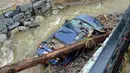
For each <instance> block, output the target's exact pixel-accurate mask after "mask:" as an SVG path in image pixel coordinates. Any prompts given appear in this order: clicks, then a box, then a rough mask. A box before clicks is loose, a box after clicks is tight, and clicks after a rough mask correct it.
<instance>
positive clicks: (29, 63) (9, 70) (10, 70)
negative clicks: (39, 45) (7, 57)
mask: <svg viewBox="0 0 130 73" xmlns="http://www.w3.org/2000/svg"><path fill="white" fill-rule="evenodd" d="M109 34H110V33H106V34H103V35H99V36H95V37H93V38H92V39H93V40H94V41H95V42H96V43H99V42H102V40H104V39H105V38H106V37H107V36H108V35H109ZM87 41H88V40H81V41H79V42H78V43H75V44H73V45H70V46H66V47H64V48H61V49H59V50H56V51H54V52H50V53H48V54H46V55H42V56H39V57H35V58H32V59H27V60H23V61H19V62H17V63H15V64H11V65H5V66H3V67H1V68H0V73H15V72H19V71H22V70H24V69H27V68H30V67H33V66H36V65H38V64H44V63H45V62H46V61H48V60H50V59H52V58H54V57H56V56H57V55H63V54H67V53H69V52H72V51H74V50H77V49H78V48H77V47H79V46H83V45H85V43H86V42H87Z"/></svg>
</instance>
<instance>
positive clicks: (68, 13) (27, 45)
mask: <svg viewBox="0 0 130 73" xmlns="http://www.w3.org/2000/svg"><path fill="white" fill-rule="evenodd" d="M5 1H6V0H5ZM7 1H8V0H7ZM9 1H10V0H9ZM0 2H4V1H3V0H0ZM0 4H2V3H0ZM129 5H130V0H104V1H102V2H98V3H95V4H89V5H74V6H71V7H69V8H68V9H66V10H62V11H61V12H60V13H59V14H58V15H56V16H55V15H49V16H47V17H40V16H39V17H38V18H37V21H39V22H40V27H38V28H37V29H31V30H26V31H22V32H15V33H14V35H13V37H11V38H10V39H11V40H13V41H12V44H13V47H12V48H13V54H14V57H13V61H14V62H17V61H19V60H23V59H25V58H28V57H33V56H36V55H37V54H36V48H37V45H38V44H39V43H40V42H41V41H42V40H44V39H46V38H47V37H48V36H49V35H51V34H52V33H53V32H54V31H56V30H57V29H58V28H59V27H60V26H62V24H63V23H64V20H65V19H71V18H73V17H75V16H77V15H80V14H89V15H92V16H97V15H99V14H107V13H113V12H124V10H126V9H127V7H128V6H129ZM21 73H43V71H42V67H39V66H38V67H35V68H33V69H27V70H26V72H21Z"/></svg>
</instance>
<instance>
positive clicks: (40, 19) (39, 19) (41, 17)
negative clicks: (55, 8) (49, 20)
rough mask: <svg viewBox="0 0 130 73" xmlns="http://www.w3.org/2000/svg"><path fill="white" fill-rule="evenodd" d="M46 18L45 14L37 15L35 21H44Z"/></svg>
mask: <svg viewBox="0 0 130 73" xmlns="http://www.w3.org/2000/svg"><path fill="white" fill-rule="evenodd" d="M43 20H44V17H43V16H36V17H35V21H36V22H41V21H43Z"/></svg>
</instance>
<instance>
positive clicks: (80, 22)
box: [71, 19, 92, 29]
mask: <svg viewBox="0 0 130 73" xmlns="http://www.w3.org/2000/svg"><path fill="white" fill-rule="evenodd" d="M71 24H72V25H73V26H75V27H78V28H80V27H86V28H89V29H90V28H92V26H90V24H87V23H84V22H82V21H80V20H75V19H73V20H71Z"/></svg>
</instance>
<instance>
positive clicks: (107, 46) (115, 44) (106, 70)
mask: <svg viewBox="0 0 130 73" xmlns="http://www.w3.org/2000/svg"><path fill="white" fill-rule="evenodd" d="M129 23H130V6H129V7H128V9H127V10H126V12H125V14H124V16H123V18H122V20H121V21H120V22H119V23H118V25H117V26H116V28H115V29H114V31H113V33H111V35H110V36H109V38H107V40H106V42H105V43H104V44H103V46H101V47H100V48H99V49H98V50H97V51H96V53H95V54H94V56H93V57H92V58H91V59H90V61H88V62H87V63H86V65H85V66H84V67H83V69H82V70H81V73H112V71H113V68H114V65H115V64H116V62H117V61H118V57H119V55H120V53H121V52H122V49H124V48H119V42H120V40H121V38H122V37H123V36H124V33H125V32H126V31H128V30H130V25H129ZM118 67H119V66H118ZM116 69H117V68H116ZM117 73H118V72H117Z"/></svg>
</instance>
